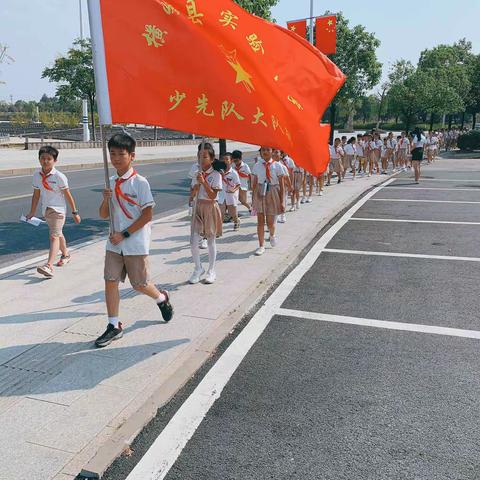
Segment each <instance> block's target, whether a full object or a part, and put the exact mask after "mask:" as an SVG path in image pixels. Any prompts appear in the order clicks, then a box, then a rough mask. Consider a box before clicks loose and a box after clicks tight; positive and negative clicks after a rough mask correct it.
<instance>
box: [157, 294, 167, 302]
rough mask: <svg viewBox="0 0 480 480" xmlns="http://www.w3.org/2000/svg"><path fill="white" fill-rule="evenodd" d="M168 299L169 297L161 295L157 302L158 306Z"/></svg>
mask: <svg viewBox="0 0 480 480" xmlns="http://www.w3.org/2000/svg"><path fill="white" fill-rule="evenodd" d="M166 299H167V297H166V296H165V295H164V294H163V293H161V294H160V296H159V297H158V298H157V299H156V300H155V301H156V302H157V304H159V303H163V302H164V301H165V300H166Z"/></svg>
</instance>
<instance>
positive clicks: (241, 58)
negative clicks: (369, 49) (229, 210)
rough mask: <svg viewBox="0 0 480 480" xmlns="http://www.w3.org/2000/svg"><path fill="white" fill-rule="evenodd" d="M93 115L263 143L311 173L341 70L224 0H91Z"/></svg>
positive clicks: (323, 150) (321, 164) (321, 160)
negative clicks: (95, 106) (95, 103)
mask: <svg viewBox="0 0 480 480" xmlns="http://www.w3.org/2000/svg"><path fill="white" fill-rule="evenodd" d="M89 13H90V30H91V35H92V41H93V52H94V64H95V81H96V87H97V100H98V105H99V115H100V122H101V123H102V124H112V123H140V124H147V125H158V126H162V127H166V128H171V129H175V130H181V131H186V132H192V133H196V134H199V135H204V136H210V137H218V138H229V139H231V140H238V141H243V142H247V143H252V144H256V145H268V146H272V147H276V148H279V149H282V150H284V151H286V152H288V153H289V154H290V155H291V156H292V157H293V158H294V160H295V161H296V162H297V163H298V164H299V165H300V166H302V167H304V168H306V169H307V170H308V171H310V172H312V173H314V174H318V173H321V172H323V171H324V170H325V169H326V167H327V164H328V160H329V152H328V138H329V133H330V128H329V126H327V125H321V124H320V119H321V117H322V115H323V113H324V111H325V110H326V108H327V107H328V105H329V103H330V101H331V100H332V98H333V97H334V96H335V94H336V93H337V91H338V90H339V88H340V87H341V86H342V84H343V82H344V80H345V77H344V75H343V73H342V72H341V71H340V70H339V69H338V68H337V67H336V66H335V65H334V64H333V63H332V62H331V61H330V60H329V59H328V58H327V57H325V56H324V55H323V54H321V53H320V52H318V50H317V49H315V48H314V47H312V46H311V45H309V43H308V42H307V41H306V40H304V39H302V38H300V37H299V36H298V35H296V34H295V33H293V32H292V31H289V30H287V29H285V28H282V27H280V26H278V25H275V24H272V23H270V22H267V21H264V20H262V19H260V18H258V17H256V16H253V15H250V14H249V13H247V12H245V10H243V9H242V8H240V7H239V6H238V5H237V4H236V3H234V2H233V1H230V0H166V1H162V0H135V2H133V1H132V0H89Z"/></svg>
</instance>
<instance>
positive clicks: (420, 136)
mask: <svg viewBox="0 0 480 480" xmlns="http://www.w3.org/2000/svg"><path fill="white" fill-rule="evenodd" d="M413 135H416V136H417V140H418V141H420V140H421V139H422V131H421V130H420V129H419V128H418V127H417V128H416V129H415V130H414V131H413Z"/></svg>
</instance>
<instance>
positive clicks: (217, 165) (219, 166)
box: [213, 160, 227, 172]
mask: <svg viewBox="0 0 480 480" xmlns="http://www.w3.org/2000/svg"><path fill="white" fill-rule="evenodd" d="M213 168H214V170H216V171H217V172H221V171H222V170H223V171H225V170H226V169H227V164H226V163H225V162H224V161H223V160H215V162H214V163H213Z"/></svg>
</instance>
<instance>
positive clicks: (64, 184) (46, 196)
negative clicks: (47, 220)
mask: <svg viewBox="0 0 480 480" xmlns="http://www.w3.org/2000/svg"><path fill="white" fill-rule="evenodd" d="M42 173H43V172H40V171H38V172H35V173H34V174H33V180H32V186H33V188H34V189H35V190H40V202H41V203H40V204H41V206H42V215H45V212H46V210H47V208H53V209H54V210H55V211H56V212H57V213H61V214H63V215H65V214H66V212H67V204H66V202H65V196H64V194H63V190H65V189H67V188H68V180H67V177H66V176H65V175H64V174H63V173H62V172H59V171H58V170H57V169H56V168H52V171H51V172H50V173H49V174H48V176H47V183H48V185H49V186H50V188H51V189H52V190H47V189H46V188H45V187H44V186H43V183H42V175H41V174H42Z"/></svg>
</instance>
